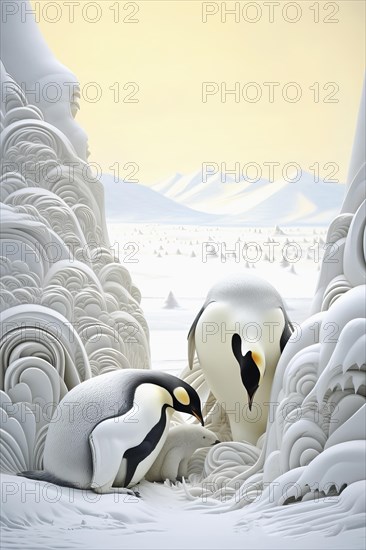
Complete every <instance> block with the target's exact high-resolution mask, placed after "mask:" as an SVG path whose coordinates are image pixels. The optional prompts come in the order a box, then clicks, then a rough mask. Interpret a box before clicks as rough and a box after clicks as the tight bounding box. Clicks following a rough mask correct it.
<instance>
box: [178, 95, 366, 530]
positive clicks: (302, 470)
mask: <svg viewBox="0 0 366 550" xmlns="http://www.w3.org/2000/svg"><path fill="white" fill-rule="evenodd" d="M364 93H365V92H363V100H362V103H361V110H360V113H361V114H360V121H361V120H362V121H363V125H362V124H361V122H359V124H358V126H357V131H356V136H355V145H354V151H358V152H359V156H358V170H355V164H356V155H355V153H354V154H353V157H352V162H353V171H354V172H355V173H354V174H353V178H352V181H350V182H349V185H348V188H347V193H346V196H345V199H344V203H343V205H342V209H341V212H340V214H339V215H338V216H337V217H336V218H335V219H334V220H333V222H332V223H331V224H330V227H329V230H328V234H327V239H326V244H325V254H324V257H323V260H322V263H321V269H320V274H319V280H318V286H317V289H316V294H315V296H314V300H313V304H312V315H311V316H310V317H309V318H308V319H307V320H306V321H305V322H304V323H303V324H302V325H301V326H300V327H299V329H298V330H296V331H295V333H294V334H293V336H292V337H291V338H290V340H289V342H288V344H287V346H286V347H285V349H284V352H283V354H282V355H281V357H280V360H279V362H278V365H277V369H276V374H275V378H274V382H273V387H272V393H271V399H270V402H271V405H270V406H271V411H270V412H269V419H268V423H267V429H266V433H265V435H263V436H261V438H260V439H259V440H258V442H257V445H256V446H253V445H250V444H248V443H244V442H232V441H230V432H229V430H228V426H227V422H226V423H225V422H223V419H224V420H225V415H224V413H223V411H222V410H220V406H219V404H218V403H216V401H215V398H214V396H213V395H212V393H211V392H210V389H209V388H208V386H207V383H206V381H205V379H204V375H203V373H202V371H201V369H200V366H199V364H198V361H197V360H196V362H195V367H194V369H193V371H192V372H190V371H189V370H188V369H185V371H184V372H183V373H182V377H183V378H185V379H186V380H187V381H189V382H190V383H191V384H192V385H193V386H194V387H195V388H196V389H197V390H198V392H199V393H200V395H201V398H202V400H203V401H206V402H207V403H206V407H205V414H206V418H205V420H206V426H207V427H208V428H209V429H211V430H213V431H215V432H216V433H218V435H219V437H220V439H223V438H224V437H226V439H227V441H226V442H225V443H222V444H220V445H217V446H216V447H215V448H213V449H211V450H210V451H209V452H208V453H207V452H206V451H204V450H202V451H199V452H198V453H196V454H195V455H194V457H193V458H192V460H191V462H190V467H189V471H190V481H191V483H192V486H189V487H188V486H187V488H186V492H187V495H188V496H191V497H192V496H197V495H201V496H204V497H205V498H208V497H214V498H216V499H218V500H220V501H223V504H221V506H218V507H217V508H215V510H217V511H222V510H227V509H233V508H240V507H242V506H245V505H247V504H251V507H250V509H248V511H249V510H250V513H252V514H254V513H255V511H256V510H257V511H258V510H271V513H270V517H271V518H272V519H271V521H273V522H274V521H276V518H279V514H281V520H282V519H283V520H284V523H282V524H281V525H282V526H283V529H284V530H285V529H286V527H285V525H286V526H287V527H288V528H289V529H290V531H291V530H292V532H294V529H295V523H296V519H294V521H293V525H292V523H291V522H292V520H291V517H292V514H294V517H295V516H296V508H295V506H294V507H293V508H291V512H290V513H289V514H288V515H286V512H285V511H283V512H280V511H279V508H278V505H281V504H285V503H291V502H295V501H301V503H302V504H303V503H305V502H307V501H308V500H311V499H312V500H314V499H319V498H320V497H326V496H327V495H328V496H331V495H337V499H338V500H337V502H338V504H337V505H336V504H335V502H336V501H335V500H334V501H331V500H329V499H328V500H327V499H325V500H324V498H323V499H322V500H320V501H319V502H318V503H317V512H314V513H313V512H312V513H313V516H312V517H311V518H310V519H311V521H313V520H314V521H315V518H316V517H317V514H318V513H319V510H321V511H322V514H323V515H322V517H323V524H320V523H318V526H317V528H318V529H319V530H322V529H323V530H324V531H326V530H327V529H329V532H332V533H334V532H337V530H340V529H342V528H345V529H347V528H352V527H357V526H358V527H361V526H362V525H363V515H362V513H361V512H362V511H363V512H364V511H365V501H364V500H362V498H363V497H362V494H363V491H364V480H365V461H366V446H365V437H366V432H365V416H366V406H365V396H366V380H365V370H366V181H365V179H366V178H365V159H364V156H363V155H364V152H363V150H362V148H360V147H359V142H360V141H362V140H363V139H364V137H363V136H364V133H365V128H364V122H365V117H364V116H363V115H362V112H363V113H364ZM361 153H362V154H361ZM220 431H221V433H220ZM222 432H224V433H222ZM345 488H346V489H345ZM330 503H331V504H330ZM356 503H357V504H356ZM296 506H298V512H299V513H300V511H301V507H299V504H296ZM353 507H356V508H357V514H358V515H355V516H354V517H353V519H352V520H350V519H349V513H350V511H351V510H352V509H353ZM334 508H336V511H335V510H334ZM281 510H282V508H281ZM335 513H336V516H333V514H335ZM245 517H246V518H248V517H250V516H245ZM253 517H254V516H253ZM334 517H337V520H335V519H334ZM246 521H249V519H246ZM297 521H298V519H297ZM340 521H341V522H342V523H341V524H340V523H339V522H340ZM315 523H316V522H315ZM315 523H314V525H315ZM340 525H342V526H343V527H341V526H340ZM281 528H282V527H281ZM297 529H298V532H301V527H299V526H298V525H297Z"/></svg>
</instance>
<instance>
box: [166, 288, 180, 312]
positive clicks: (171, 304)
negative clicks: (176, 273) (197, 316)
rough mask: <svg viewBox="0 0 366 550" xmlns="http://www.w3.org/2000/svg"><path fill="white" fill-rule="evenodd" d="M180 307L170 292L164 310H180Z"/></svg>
mask: <svg viewBox="0 0 366 550" xmlns="http://www.w3.org/2000/svg"><path fill="white" fill-rule="evenodd" d="M179 307H180V305H179V304H178V302H177V300H176V299H175V296H174V294H173V292H172V291H170V292H169V294H168V297H167V299H166V300H165V302H164V305H163V308H164V309H176V308H179Z"/></svg>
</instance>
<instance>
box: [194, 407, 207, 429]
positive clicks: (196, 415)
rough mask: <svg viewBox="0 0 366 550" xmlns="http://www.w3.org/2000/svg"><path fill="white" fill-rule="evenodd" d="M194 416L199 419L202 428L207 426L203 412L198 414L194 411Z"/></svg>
mask: <svg viewBox="0 0 366 550" xmlns="http://www.w3.org/2000/svg"><path fill="white" fill-rule="evenodd" d="M192 414H193V416H195V417H196V418H197V420H198V422H201V424H202V426H204V425H205V421H204V420H203V417H202V414H201V412H197V411H194V410H192Z"/></svg>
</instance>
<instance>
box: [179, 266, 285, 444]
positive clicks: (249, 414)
mask: <svg viewBox="0 0 366 550" xmlns="http://www.w3.org/2000/svg"><path fill="white" fill-rule="evenodd" d="M292 330H293V327H292V324H291V322H290V321H289V319H288V316H287V313H286V310H285V306H284V303H283V300H282V298H281V296H280V295H279V293H278V292H277V290H276V289H275V288H274V287H273V286H272V285H271V284H270V283H268V282H267V281H265V280H263V279H261V278H259V277H257V276H254V275H247V274H236V275H231V276H228V277H226V278H225V279H223V280H221V281H219V282H217V283H216V284H215V285H214V286H213V287H212V288H211V290H210V291H209V292H208V294H207V297H206V300H205V303H204V305H203V307H202V308H201V310H200V311H199V313H198V315H197V317H196V318H195V320H194V321H193V324H192V326H191V328H190V330H189V333H188V359H189V366H190V368H191V369H192V366H193V360H194V354H195V351H196V352H197V357H198V360H199V363H200V366H201V368H202V371H203V373H204V375H205V379H206V381H207V383H208V386H209V387H210V389H211V391H212V393H213V394H214V396H215V397H216V399H217V400H218V402H219V403H220V404H221V406H222V407H223V409H224V410H225V411H226V413H227V414H228V417H229V422H230V427H231V432H232V436H233V439H234V440H236V441H247V442H249V443H252V444H256V442H257V440H258V438H259V437H260V435H262V434H263V433H264V431H265V429H266V423H267V417H268V410H269V407H270V403H269V400H270V392H271V387H272V381H273V376H274V373H275V368H276V366H277V362H278V360H279V357H280V355H281V353H282V350H283V349H284V347H285V345H286V342H287V341H288V339H289V338H290V336H291V333H292Z"/></svg>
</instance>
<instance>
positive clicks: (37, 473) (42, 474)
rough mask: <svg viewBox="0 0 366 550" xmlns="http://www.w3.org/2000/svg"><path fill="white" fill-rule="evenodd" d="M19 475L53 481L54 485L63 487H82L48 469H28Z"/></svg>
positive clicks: (18, 474)
mask: <svg viewBox="0 0 366 550" xmlns="http://www.w3.org/2000/svg"><path fill="white" fill-rule="evenodd" d="M17 476H20V477H26V478H28V479H35V480H37V481H46V482H47V483H53V484H54V485H61V487H72V488H73V489H80V488H81V487H78V486H77V485H76V484H73V483H69V482H67V481H64V480H62V479H60V478H58V477H56V476H54V475H53V474H50V473H49V472H47V471H46V470H27V471H25V472H18V473H17Z"/></svg>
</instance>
